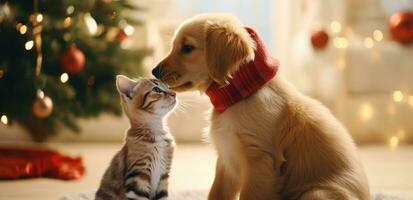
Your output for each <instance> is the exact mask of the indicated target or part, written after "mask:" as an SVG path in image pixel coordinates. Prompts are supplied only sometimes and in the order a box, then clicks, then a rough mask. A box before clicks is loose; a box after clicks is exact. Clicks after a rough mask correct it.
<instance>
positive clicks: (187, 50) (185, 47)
mask: <svg viewBox="0 0 413 200" xmlns="http://www.w3.org/2000/svg"><path fill="white" fill-rule="evenodd" d="M192 50H194V46H192V45H189V44H184V45H182V47H181V52H182V53H185V54H188V53H191V52H192Z"/></svg>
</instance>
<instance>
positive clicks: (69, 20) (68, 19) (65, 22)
mask: <svg viewBox="0 0 413 200" xmlns="http://www.w3.org/2000/svg"><path fill="white" fill-rule="evenodd" d="M70 25H72V18H71V17H66V18H65V19H64V20H63V27H65V28H67V27H69V26H70Z"/></svg>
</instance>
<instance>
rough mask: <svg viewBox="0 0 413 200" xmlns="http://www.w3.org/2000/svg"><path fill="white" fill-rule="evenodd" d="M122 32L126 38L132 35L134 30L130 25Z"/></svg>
mask: <svg viewBox="0 0 413 200" xmlns="http://www.w3.org/2000/svg"><path fill="white" fill-rule="evenodd" d="M123 30H124V31H125V34H126V35H128V36H130V35H132V34H133V32H135V29H134V28H133V27H132V26H131V25H127V26H125V28H124V29H123Z"/></svg>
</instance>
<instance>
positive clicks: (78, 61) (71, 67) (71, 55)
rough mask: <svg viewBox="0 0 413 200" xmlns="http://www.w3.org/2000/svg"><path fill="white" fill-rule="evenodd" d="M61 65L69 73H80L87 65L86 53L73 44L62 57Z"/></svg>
mask: <svg viewBox="0 0 413 200" xmlns="http://www.w3.org/2000/svg"><path fill="white" fill-rule="evenodd" d="M60 66H61V67H62V69H63V71H64V72H67V73H69V74H76V73H79V72H80V71H82V70H83V68H84V66H85V55H84V54H83V52H82V51H80V50H79V49H78V48H77V47H76V45H75V44H72V45H71V46H70V47H69V48H68V49H67V50H66V51H65V52H64V53H63V54H62V57H60Z"/></svg>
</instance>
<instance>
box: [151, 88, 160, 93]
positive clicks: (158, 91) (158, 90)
mask: <svg viewBox="0 0 413 200" xmlns="http://www.w3.org/2000/svg"><path fill="white" fill-rule="evenodd" d="M152 91H154V92H156V93H161V92H162V90H161V89H160V88H158V87H154V88H152Z"/></svg>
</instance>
